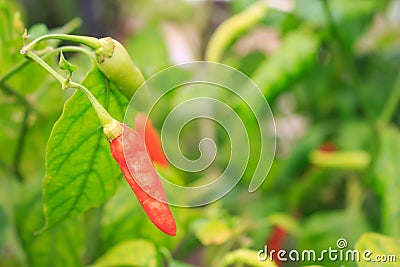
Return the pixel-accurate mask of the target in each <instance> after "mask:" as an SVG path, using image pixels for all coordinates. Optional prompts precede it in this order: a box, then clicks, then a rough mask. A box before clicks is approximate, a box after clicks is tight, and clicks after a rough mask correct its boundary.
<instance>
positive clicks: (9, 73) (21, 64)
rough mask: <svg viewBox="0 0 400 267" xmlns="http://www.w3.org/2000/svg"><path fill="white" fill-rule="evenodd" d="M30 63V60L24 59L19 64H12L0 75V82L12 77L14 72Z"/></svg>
mask: <svg viewBox="0 0 400 267" xmlns="http://www.w3.org/2000/svg"><path fill="white" fill-rule="evenodd" d="M28 63H29V61H28V60H22V61H20V62H18V63H17V64H15V65H14V66H12V68H11V69H10V70H9V71H8V72H7V73H6V74H5V75H4V76H2V77H0V84H3V83H4V82H5V81H7V80H8V79H10V78H11V77H12V76H13V75H14V74H16V73H17V72H19V71H20V70H22V69H23V68H24V67H25V66H27V65H28Z"/></svg>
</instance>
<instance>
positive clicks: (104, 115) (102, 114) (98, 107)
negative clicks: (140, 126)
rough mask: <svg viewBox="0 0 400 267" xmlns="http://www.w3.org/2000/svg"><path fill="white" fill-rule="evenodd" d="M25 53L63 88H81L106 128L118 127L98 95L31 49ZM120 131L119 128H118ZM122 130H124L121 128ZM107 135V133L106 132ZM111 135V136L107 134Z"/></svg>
mask: <svg viewBox="0 0 400 267" xmlns="http://www.w3.org/2000/svg"><path fill="white" fill-rule="evenodd" d="M25 55H26V56H27V57H29V58H30V59H32V60H33V61H35V62H37V63H38V64H39V65H40V66H41V67H43V68H44V69H45V70H46V71H47V72H49V73H50V74H51V75H52V76H53V77H54V78H55V79H56V80H57V81H58V82H59V83H60V84H61V85H62V86H63V88H68V87H69V88H76V89H79V90H81V91H82V92H83V93H84V94H85V95H86V96H87V98H88V99H89V101H90V103H91V104H92V106H93V108H94V110H95V112H96V114H97V117H98V118H99V121H100V123H101V125H102V126H103V127H104V128H105V130H106V129H107V130H109V129H111V130H114V128H116V127H118V125H117V124H118V122H117V121H116V120H115V119H114V118H113V117H111V115H110V114H109V113H108V112H107V111H106V110H105V108H104V107H103V105H102V104H100V102H99V101H98V100H97V99H96V97H95V96H94V95H93V94H92V93H91V92H90V91H89V90H88V89H87V88H86V87H85V86H83V85H82V84H80V83H76V82H73V81H71V80H70V78H64V77H63V76H62V75H61V74H59V73H58V72H57V71H55V70H54V69H53V68H52V67H51V66H50V65H49V64H47V63H46V62H45V61H44V60H43V59H42V58H41V57H40V56H39V55H37V54H36V53H34V52H33V51H31V50H27V51H25ZM117 131H119V129H118V130H117ZM121 131H122V130H121ZM106 135H107V133H106ZM107 137H109V136H107Z"/></svg>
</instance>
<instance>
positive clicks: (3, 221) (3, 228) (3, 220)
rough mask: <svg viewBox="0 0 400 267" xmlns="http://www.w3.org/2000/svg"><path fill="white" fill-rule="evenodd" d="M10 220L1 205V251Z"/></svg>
mask: <svg viewBox="0 0 400 267" xmlns="http://www.w3.org/2000/svg"><path fill="white" fill-rule="evenodd" d="M7 225H8V221H7V217H6V212H5V211H4V209H3V207H2V206H0V251H1V250H2V248H3V245H4V242H5V239H6V229H7Z"/></svg>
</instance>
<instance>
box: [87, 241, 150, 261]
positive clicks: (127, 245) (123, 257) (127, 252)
mask: <svg viewBox="0 0 400 267" xmlns="http://www.w3.org/2000/svg"><path fill="white" fill-rule="evenodd" d="M156 256H157V254H156V248H155V246H154V245H153V243H151V242H149V241H147V240H144V239H136V240H129V241H125V242H122V243H119V244H118V245H116V246H115V247H113V248H111V249H110V250H109V251H107V252H106V253H105V254H104V255H103V256H102V257H100V259H98V260H97V261H96V262H95V266H107V267H111V266H121V265H122V266H146V267H152V266H157V257H156Z"/></svg>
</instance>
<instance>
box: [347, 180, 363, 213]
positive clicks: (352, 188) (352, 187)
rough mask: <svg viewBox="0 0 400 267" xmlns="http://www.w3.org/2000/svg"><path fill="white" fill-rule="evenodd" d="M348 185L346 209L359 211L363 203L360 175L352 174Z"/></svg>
mask: <svg viewBox="0 0 400 267" xmlns="http://www.w3.org/2000/svg"><path fill="white" fill-rule="evenodd" d="M346 186H347V188H346V209H347V210H350V211H359V210H360V209H361V205H362V188H361V184H360V180H359V177H357V175H356V174H354V173H352V174H350V177H348V179H347V184H346Z"/></svg>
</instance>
